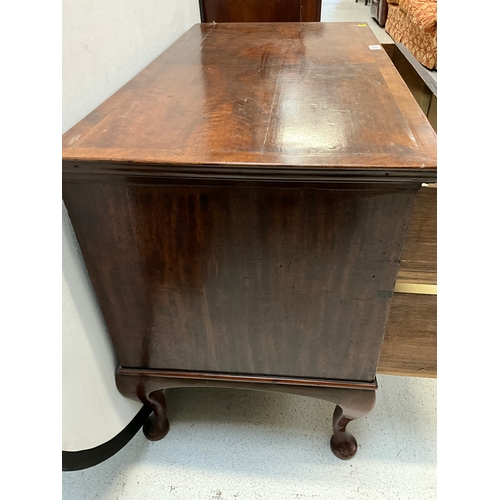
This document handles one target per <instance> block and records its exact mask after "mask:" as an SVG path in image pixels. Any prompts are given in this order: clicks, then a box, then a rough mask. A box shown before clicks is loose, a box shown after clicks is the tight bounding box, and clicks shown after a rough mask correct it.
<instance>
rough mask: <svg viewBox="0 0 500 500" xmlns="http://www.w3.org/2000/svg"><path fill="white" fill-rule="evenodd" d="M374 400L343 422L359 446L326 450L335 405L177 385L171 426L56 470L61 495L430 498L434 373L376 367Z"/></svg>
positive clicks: (241, 499)
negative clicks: (162, 434) (346, 455)
mask: <svg viewBox="0 0 500 500" xmlns="http://www.w3.org/2000/svg"><path fill="white" fill-rule="evenodd" d="M378 381H379V389H378V391H377V404H376V405H375V408H374V409H373V411H372V412H371V413H370V414H369V415H368V416H367V417H364V418H363V419H360V420H356V421H354V422H351V424H349V428H350V430H351V432H352V433H353V434H354V435H355V437H356V438H357V440H358V444H359V449H358V453H357V454H356V456H355V457H354V458H353V459H352V460H350V461H342V460H339V459H337V458H336V457H335V456H334V455H333V454H332V453H331V451H330V447H329V439H330V435H331V416H332V412H333V409H334V405H332V404H330V403H326V402H323V401H319V400H315V399H310V398H305V397H301V396H290V395H284V394H272V393H265V392H251V391H233V390H219V389H176V390H172V391H171V392H170V393H169V398H168V399H169V415H170V423H171V428H170V432H169V434H168V435H167V437H166V438H164V439H163V440H162V441H158V442H154V443H153V442H149V441H147V440H146V439H145V437H144V436H143V434H142V432H139V433H138V434H137V435H136V436H135V437H134V438H133V439H132V441H131V442H130V443H129V444H128V445H127V446H126V447H125V448H123V449H122V450H121V451H120V452H119V453H117V454H116V455H115V456H113V457H112V458H110V459H109V460H108V461H106V462H104V463H102V464H100V465H97V466H95V467H93V468H91V469H86V470H84V471H78V472H65V473H63V498H64V499H67V500H70V499H71V500H73V499H74V500H77V499H78V500H80V499H85V498H88V499H102V500H108V499H109V500H111V499H113V500H124V499H134V500H135V499H141V500H142V499H152V500H156V499H158V500H160V499H165V498H172V499H183V500H188V499H189V500H191V499H207V500H208V499H214V500H229V499H232V500H234V499H238V500H256V499H280V500H287V499H290V500H296V499H301V500H303V499H322V498H324V499H332V498H339V499H340V498H341V499H346V500H347V499H360V500H362V499H363V500H364V499H366V500H368V499H369V500H378V499H385V500H387V499H400V500H402V499H419V500H422V499H434V498H436V380H434V379H423V378H411V377H393V376H379V377H378Z"/></svg>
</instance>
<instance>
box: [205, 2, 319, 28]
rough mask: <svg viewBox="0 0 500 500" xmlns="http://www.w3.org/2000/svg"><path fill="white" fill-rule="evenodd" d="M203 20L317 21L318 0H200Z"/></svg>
mask: <svg viewBox="0 0 500 500" xmlns="http://www.w3.org/2000/svg"><path fill="white" fill-rule="evenodd" d="M200 14H201V21H202V22H205V23H211V22H216V23H252V22H268V23H269V22H271V23H272V22H275V23H276V22H314V21H316V22H319V21H321V0H200Z"/></svg>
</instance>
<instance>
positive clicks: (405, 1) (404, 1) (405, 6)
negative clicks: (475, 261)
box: [399, 0, 411, 14]
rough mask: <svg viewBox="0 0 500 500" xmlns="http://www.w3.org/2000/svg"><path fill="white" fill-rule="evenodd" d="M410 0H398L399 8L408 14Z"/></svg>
mask: <svg viewBox="0 0 500 500" xmlns="http://www.w3.org/2000/svg"><path fill="white" fill-rule="evenodd" d="M410 5H411V0H399V8H400V9H401V10H402V11H403V12H404V13H405V14H408V10H410Z"/></svg>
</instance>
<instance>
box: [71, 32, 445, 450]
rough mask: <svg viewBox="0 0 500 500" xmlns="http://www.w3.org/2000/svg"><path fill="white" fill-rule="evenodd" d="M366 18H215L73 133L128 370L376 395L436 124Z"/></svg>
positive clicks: (136, 375)
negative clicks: (255, 21) (239, 20)
mask: <svg viewBox="0 0 500 500" xmlns="http://www.w3.org/2000/svg"><path fill="white" fill-rule="evenodd" d="M374 44H377V41H376V39H375V37H374V36H373V34H372V33H371V32H370V30H369V29H368V28H367V27H365V28H363V27H360V26H358V24H357V23H332V24H325V23H282V24H278V23H262V24H253V23H242V24H239V23H230V24H215V25H203V24H202V25H196V26H194V27H193V28H192V29H191V30H189V31H188V32H187V33H186V34H185V35H184V36H183V37H181V38H180V39H179V40H178V41H177V42H176V43H175V44H174V45H173V46H172V47H171V48H170V49H168V50H167V51H166V52H165V53H164V54H162V55H161V56H159V57H158V58H157V60H156V61H154V62H153V63H152V64H151V65H150V66H148V68H146V69H145V70H144V71H143V72H141V73H140V74H139V75H137V76H136V77H135V78H134V79H132V80H131V81H130V82H129V83H128V84H127V85H125V86H124V87H123V88H122V89H120V90H119V91H118V92H117V93H116V94H114V95H113V96H112V97H110V98H109V99H108V100H107V101H106V102H104V103H103V104H102V105H101V106H99V107H98V108H97V109H96V110H95V111H94V112H92V113H91V114H90V115H89V116H88V117H86V118H85V119H84V120H82V122H80V123H79V124H77V125H76V126H75V127H73V128H72V129H71V130H70V131H68V132H67V133H66V134H65V135H64V137H63V198H64V201H65V204H66V207H67V209H68V213H69V215H70V218H71V221H72V224H73V227H74V230H75V234H76V236H77V239H78V241H79V244H80V246H81V249H82V254H83V257H84V260H85V263H86V266H87V269H88V271H89V275H90V278H91V280H92V284H93V286H94V289H95V292H96V295H97V298H98V300H99V303H100V305H101V308H102V312H103V315H104V318H105V321H106V324H107V327H108V329H109V332H110V335H111V338H112V341H113V345H114V348H115V351H116V354H117V357H118V360H119V363H120V365H121V368H120V370H119V371H118V373H117V386H118V388H119V389H120V391H121V392H122V393H123V394H124V395H126V396H127V397H131V398H134V399H138V400H139V401H142V402H143V403H145V404H147V405H148V406H149V407H150V408H151V409H152V410H153V415H152V416H151V417H150V418H149V420H148V423H147V425H146V426H145V433H146V435H147V436H148V437H149V438H150V439H159V438H161V437H162V436H164V435H165V434H166V433H167V432H168V420H167V417H166V400H165V397H164V393H163V390H164V389H168V388H169V387H178V386H186V387H190V386H200V385H201V386H203V385H207V386H208V385H216V386H221V387H242V388H249V389H255V390H275V391H283V392H289V393H292V394H303V395H309V396H312V397H320V398H323V399H326V400H328V401H332V402H334V403H336V404H337V405H339V408H338V409H337V410H336V411H335V413H334V421H333V429H334V436H333V438H332V441H331V445H332V450H333V451H334V453H335V454H336V455H337V456H339V457H340V458H350V457H352V456H353V454H354V453H355V452H356V443H355V440H354V438H353V437H352V436H351V435H350V434H349V433H348V432H347V431H346V429H345V427H346V425H347V423H348V422H349V421H350V420H352V419H354V418H359V417H361V416H363V415H365V414H366V413H367V412H369V411H370V409H371V408H372V406H373V404H374V401H375V388H376V381H375V374H376V371H377V363H378V360H379V356H380V349H381V345H382V340H383V336H384V331H385V327H386V323H387V320H388V315H389V310H390V305H391V301H392V297H393V292H394V285H395V281H396V277H397V274H398V270H399V266H400V261H401V256H402V251H403V247H404V244H405V239H406V235H407V232H408V228H409V225H410V220H411V215H412V208H413V205H414V200H415V196H416V193H417V192H418V190H419V188H420V185H421V183H422V182H435V180H436V144H435V143H436V136H435V133H434V132H433V130H432V129H431V128H430V126H429V124H428V122H427V120H426V118H425V116H424V115H423V113H422V111H421V110H420V108H419V107H418V105H417V103H416V102H415V101H414V100H413V98H412V96H411V94H410V93H409V91H408V89H407V87H406V86H405V85H404V83H403V81H402V80H401V78H400V77H399V75H398V74H397V72H396V70H395V68H394V66H393V65H392V63H391V62H390V59H389V58H388V56H387V55H386V54H385V52H384V51H381V50H378V51H372V50H370V49H369V45H374Z"/></svg>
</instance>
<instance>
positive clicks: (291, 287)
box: [63, 182, 415, 381]
mask: <svg viewBox="0 0 500 500" xmlns="http://www.w3.org/2000/svg"><path fill="white" fill-rule="evenodd" d="M63 194H64V199H65V201H66V205H67V208H68V212H69V213H70V214H71V219H72V222H73V226H74V228H75V233H76V236H77V238H78V241H79V242H80V246H81V248H82V253H83V256H84V259H85V261H86V264H87V267H88V271H89V274H90V277H91V279H92V283H93V285H94V288H95V291H96V293H97V297H98V299H99V302H100V304H101V307H102V310H103V314H104V317H105V320H106V323H107V325H108V328H109V331H110V334H111V337H112V338H113V341H114V345H115V350H116V352H117V355H118V360H119V362H120V364H121V365H122V366H123V367H138V368H146V367H148V368H157V369H161V368H169V369H182V370H189V371H209V372H226V373H255V374H265V375H270V376H273V375H288V376H297V377H315V378H326V379H338V380H353V381H356V380H359V381H372V380H373V379H374V377H375V373H376V366H377V361H378V357H379V351H380V345H381V342H382V337H383V333H384V328H385V324H386V321H387V314H388V310H389V306H390V300H391V297H392V292H393V289H394V283H395V279H396V275H397V272H398V267H399V259H400V257H401V251H402V248H403V245H404V238H405V233H406V229H407V224H408V221H409V218H410V214H411V209H412V205H413V199H414V196H415V191H413V190H402V189H390V188H386V187H383V188H379V189H378V190H363V189H352V190H345V189H344V188H340V189H308V188H295V189H293V188H286V189H284V188H278V187H257V188H250V187H248V186H246V185H245V184H243V185H239V186H237V185H233V186H223V187H218V186H214V185H209V186H171V185H161V184H160V185H158V186H154V185H151V184H148V185H136V184H132V185H122V184H115V183H93V182H89V183H84V182H69V183H65V184H64V186H63Z"/></svg>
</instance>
